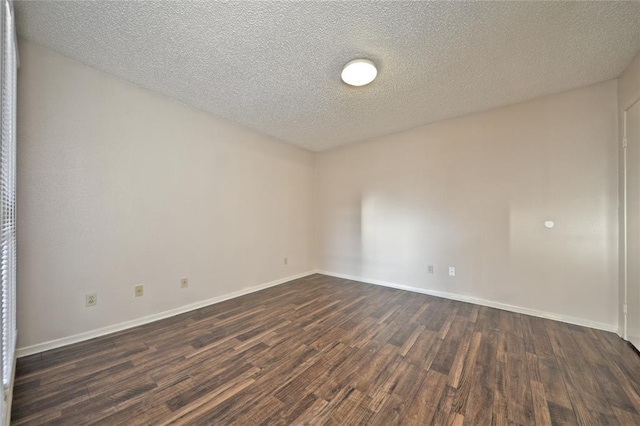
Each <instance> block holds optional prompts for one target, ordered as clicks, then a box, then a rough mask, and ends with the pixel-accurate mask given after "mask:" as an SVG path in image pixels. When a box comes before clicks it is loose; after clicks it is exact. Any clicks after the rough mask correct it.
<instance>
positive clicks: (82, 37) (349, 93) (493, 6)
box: [15, 1, 640, 151]
mask: <svg viewBox="0 0 640 426" xmlns="http://www.w3.org/2000/svg"><path fill="white" fill-rule="evenodd" d="M15 7H16V10H17V12H16V15H17V22H18V31H19V34H20V35H22V36H23V37H25V38H27V39H29V40H32V41H34V42H36V43H39V44H42V45H44V46H46V47H49V48H51V49H52V50H54V51H57V52H60V53H62V54H64V55H67V56H69V57H71V58H74V59H77V60H78V61H81V62H84V63H86V64H89V65H91V66H94V67H96V68H99V69H101V70H104V71H107V72H109V73H112V74H114V75H117V76H119V77H121V78H123V79H125V80H128V81H130V82H132V83H135V84H138V85H140V86H142V87H145V88H148V89H151V90H154V91H157V92H161V93H163V94H166V95H168V96H170V97H172V98H175V99H178V100H180V101H182V102H184V103H187V104H190V105H193V106H195V107H198V108H201V109H203V110H206V111H209V112H211V113H212V114H214V115H216V116H219V117H223V118H226V119H228V120H231V121H234V122H237V123H240V124H242V125H244V126H246V127H249V128H251V129H254V130H256V131H258V132H261V133H265V134H268V135H271V136H274V137H276V138H279V139H282V140H285V141H288V142H290V143H293V144H296V145H299V146H302V147H305V148H308V149H310V150H314V151H321V150H324V149H328V148H331V147H334V146H338V145H343V144H346V143H349V142H354V141H360V140H364V139H368V138H371V137H375V136H380V135H385V134H389V133H393V132H397V131H401V130H405V129H409V128H412V127H417V126H420V125H423V124H427V123H431V122H434V121H437V120H442V119H446V118H451V117H456V116H460V115H464V114H467V113H470V112H474V111H480V110H486V109H489V108H494V107H497V106H501V105H506V104H510V103H515V102H520V101H524V100H527V99H532V98H535V97H538V96H542V95H546V94H550V93H555V92H560V91H564V90H569V89H572V88H576V87H580V86H585V85H588V84H592V83H596V82H600V81H603V80H608V79H612V78H616V77H617V76H618V75H619V74H620V73H621V72H622V70H623V69H624V67H625V66H626V65H627V64H628V63H629V62H630V60H631V59H632V57H633V56H634V54H635V53H636V52H637V51H638V50H639V49H640V2H637V1H633V2H614V3H610V2H550V3H549V2H474V3H460V2H451V3H449V2H447V3H440V2H438V3H430V2H371V3H370V2H248V1H243V2H187V1H181V2H148V3H147V2H134V1H127V2H115V1H84V2H63V1H53V2H51V1H49V2H41V1H18V2H16V6H15ZM358 57H365V58H370V59H372V60H373V61H374V62H376V64H377V65H378V69H379V74H378V78H377V79H376V80H375V81H374V82H373V83H372V84H371V85H369V86H365V87H362V88H353V87H349V86H346V85H345V84H344V83H342V82H341V80H340V71H341V69H342V66H343V65H344V64H345V63H346V62H348V61H349V60H351V59H353V58H358Z"/></svg>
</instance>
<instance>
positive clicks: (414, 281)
mask: <svg viewBox="0 0 640 426" xmlns="http://www.w3.org/2000/svg"><path fill="white" fill-rule="evenodd" d="M616 89H617V84H616V81H609V82H605V83H601V84H597V85H594V86H591V87H586V88H583V89H579V90H575V91H571V92H567V93H562V94H558V95H554V96H549V97H546V98H543V99H540V100H536V101H532V102H526V103H521V104H517V105H512V106H508V107H505V108H501V109H496V110H492V111H489V112H485V113H481V114H475V115H471V116H466V117H462V118H459V119H455V120H450V121H446V122H441V123H437V124H433V125H429V126H426V127H422V128H419V129H415V130H411V131H406V132H403V133H399V134H396V135H393V136H389V137H384V138H381V139H377V140H374V141H370V142H366V143H361V144H356V145H350V146H346V147H343V148H339V149H335V150H333V151H329V152H326V153H321V154H319V155H318V157H317V164H316V167H317V174H318V176H317V185H318V190H317V193H318V200H317V204H318V242H319V244H318V254H317V256H318V260H317V263H318V268H319V269H320V270H323V271H328V272H330V273H334V274H340V275H344V276H350V277H359V278H363V279H366V280H369V281H372V282H378V283H380V282H381V283H389V284H392V285H403V286H409V287H413V288H417V289H422V290H427V291H431V292H436V293H437V292H442V293H448V294H450V295H451V294H452V295H461V296H464V297H468V298H469V299H470V300H473V301H485V302H492V303H493V304H494V305H498V306H499V305H501V304H502V305H510V306H511V307H518V308H522V309H521V310H522V311H524V312H530V313H540V314H551V315H553V316H554V317H557V318H562V319H564V320H567V321H572V322H576V323H581V324H588V325H592V326H595V327H600V328H605V329H616V327H617V322H618V308H617V306H618V237H617V232H618V211H617V210H618V167H617V161H618V158H617V151H616V138H617V106H616V105H617V94H616ZM425 102H428V99H426V100H425ZM545 220H553V221H555V224H556V225H555V227H554V228H553V229H547V228H545V227H544V226H543V222H544V221H545ZM429 264H431V265H434V266H435V273H434V274H428V272H427V265H429ZM448 266H455V267H456V268H457V271H456V272H457V274H456V276H455V277H449V276H448V274H447V268H448Z"/></svg>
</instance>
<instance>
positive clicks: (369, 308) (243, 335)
mask: <svg viewBox="0 0 640 426" xmlns="http://www.w3.org/2000/svg"><path fill="white" fill-rule="evenodd" d="M15 383H16V385H15V389H14V401H13V409H12V419H13V422H14V423H16V424H43V423H56V424H65V425H81V424H90V423H97V424H105V425H118V424H127V425H136V424H147V425H149V424H153V425H156V424H165V423H180V424H239V425H258V424H283V425H284V424H306V423H310V424H340V425H350V424H364V423H366V424H377V425H390V424H419V425H426V424H436V425H444V424H447V425H452V424H454V425H455V424H463V423H465V424H473V425H485V424H487V425H488V424H522V425H525V424H541V425H544V424H551V423H553V424H585V425H586V424H607V425H614V424H623V425H629V424H636V425H638V424H640V396H639V393H640V357H639V356H638V355H637V354H636V353H634V351H633V350H632V349H631V348H630V347H629V346H628V345H627V344H626V343H625V342H624V341H623V340H622V339H620V338H618V337H617V336H616V335H614V334H612V333H607V332H603V331H598V330H593V329H589V328H584V327H578V326H573V325H569V324H564V323H560V322H556V321H550V320H545V319H541V318H536V317H531V316H527V315H520V314H515V313H510V312H505V311H500V310H497V309H492V308H487V307H482V306H477V305H471V304H467V303H461V302H455V301H451V300H447V299H440V298H436V297H430V296H426V295H421V294H416V293H410V292H406V291H401V290H393V289H388V288H384V287H377V286H373V285H368V284H362V283H357V282H353V281H348V280H342V279H337V278H331V277H327V276H322V275H313V276H310V277H307V278H303V279H299V280H296V281H292V282H290V283H287V284H283V285H280V286H277V287H274V288H270V289H267V290H263V291H260V292H258V293H253V294H250V295H247V296H243V297H240V298H237V299H234V300H229V301H227V302H223V303H219V304H217V305H212V306H209V307H206V308H203V309H199V310H197V311H193V312H189V313H186V314H183V315H180V316H176V317H173V318H169V319H166V320H162V321H158V322H155V323H152V324H148V325H144V326H140V327H136V328H134V329H130V330H126V331H123V332H119V333H116V334H112V335H109V336H105V337H101V338H97V339H94V340H91V341H87V342H82V343H79V344H75V345H72V346H67V347H64V348H60V349H55V350H51V351H48V352H44V353H42V354H37V355H32V356H28V357H24V358H20V359H19V360H18V365H17V376H16V381H15Z"/></svg>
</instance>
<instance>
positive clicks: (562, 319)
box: [317, 270, 618, 333]
mask: <svg viewBox="0 0 640 426" xmlns="http://www.w3.org/2000/svg"><path fill="white" fill-rule="evenodd" d="M317 273H318V274H322V275H328V276H331V277H336V278H343V279H346V280H351V281H360V282H363V283H366V284H373V285H379V286H382V287H389V288H395V289H398V290H406V291H412V292H414V293H422V294H428V295H429V296H436V297H442V298H444V299H451V300H457V301H460V302H467V303H473V304H476V305H482V306H488V307H490V308H497V309H502V310H504V311H509V312H516V313H519V314H526V315H532V316H534V317H540V318H546V319H551V320H555V321H560V322H566V323H569V324H574V325H580V326H583V327H589V328H595V329H598V330H604V331H610V332H612V333H617V331H618V326H617V325H610V324H606V323H602V322H597V321H591V320H586V319H582V318H575V317H571V316H567V315H559V314H554V313H551V312H545V311H540V310H537V309H531V308H525V307H522V306H515V305H509V304H507V303H502V302H495V301H493V300H487V299H481V298H479V297H474V296H465V295H462V294H457V293H449V292H446V291H439V290H429V289H424V288H418V287H411V286H407V285H402V284H395V283H390V282H386V281H380V280H373V279H369V278H362V277H356V276H352V275H346V274H338V273H335V272H329V271H323V270H318V271H317Z"/></svg>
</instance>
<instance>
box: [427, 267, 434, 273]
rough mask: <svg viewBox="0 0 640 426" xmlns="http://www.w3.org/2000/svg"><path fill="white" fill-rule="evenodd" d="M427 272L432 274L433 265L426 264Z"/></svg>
mask: <svg viewBox="0 0 640 426" xmlns="http://www.w3.org/2000/svg"><path fill="white" fill-rule="evenodd" d="M427 272H428V273H430V274H433V265H428V266H427Z"/></svg>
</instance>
